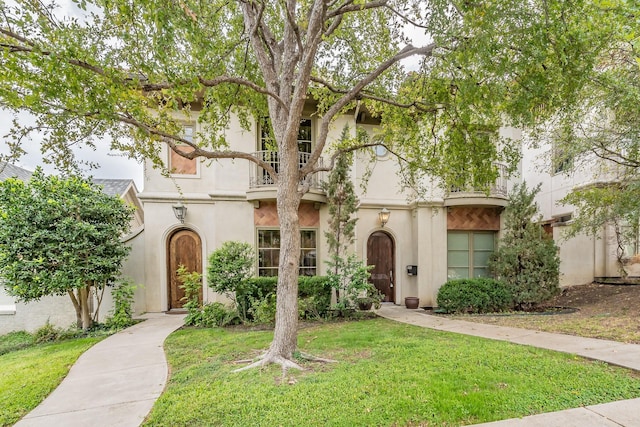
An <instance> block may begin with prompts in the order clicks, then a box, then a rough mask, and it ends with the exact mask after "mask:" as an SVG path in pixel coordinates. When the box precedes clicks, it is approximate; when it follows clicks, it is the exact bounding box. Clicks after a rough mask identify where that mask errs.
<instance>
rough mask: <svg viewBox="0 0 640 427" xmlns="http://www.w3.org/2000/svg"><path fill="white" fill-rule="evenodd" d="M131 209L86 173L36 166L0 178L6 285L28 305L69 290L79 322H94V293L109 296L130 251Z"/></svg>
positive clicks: (0, 250) (0, 251)
mask: <svg viewBox="0 0 640 427" xmlns="http://www.w3.org/2000/svg"><path fill="white" fill-rule="evenodd" d="M131 214H132V208H130V207H128V206H126V205H125V204H124V202H123V201H122V200H121V199H120V198H118V197H112V196H108V195H106V194H104V193H103V192H102V191H101V190H100V188H98V187H96V186H95V185H94V184H92V183H91V182H89V181H87V180H85V179H82V178H78V177H68V178H59V177H56V176H45V175H44V174H43V172H42V170H41V169H36V171H35V172H34V173H33V176H32V177H31V179H30V180H29V182H23V181H21V180H19V179H14V178H10V179H7V180H5V181H3V182H0V282H1V284H2V285H3V286H4V288H5V289H6V291H7V293H8V294H9V295H13V296H15V297H17V298H18V299H20V300H22V301H26V302H29V301H37V300H39V299H41V298H43V297H45V296H50V295H69V297H70V298H71V301H72V303H73V306H74V308H75V310H76V317H77V320H78V327H82V328H83V329H87V328H89V327H91V325H92V324H93V321H94V320H95V319H94V318H92V316H91V309H90V301H91V298H92V295H93V294H94V293H96V295H97V296H98V297H99V298H98V301H101V300H102V298H101V294H102V293H103V292H104V290H105V289H106V287H107V286H112V285H114V284H115V282H116V280H117V279H118V277H119V275H120V268H121V267H122V262H123V261H124V259H125V258H126V256H127V254H128V253H129V248H128V247H127V245H126V244H125V243H123V242H122V241H121V240H120V237H121V236H122V235H123V233H126V232H127V230H128V229H129V224H130V219H131ZM95 313H96V314H97V313H98V310H97V308H96V310H95Z"/></svg>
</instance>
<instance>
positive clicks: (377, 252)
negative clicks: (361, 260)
mask: <svg viewBox="0 0 640 427" xmlns="http://www.w3.org/2000/svg"><path fill="white" fill-rule="evenodd" d="M367 264H368V265H373V266H374V267H373V269H372V270H371V278H370V279H369V281H370V282H371V283H373V285H374V286H375V287H376V289H378V290H379V291H380V292H381V293H382V295H383V296H384V301H386V302H395V301H396V298H395V276H396V272H395V251H394V245H393V239H391V236H389V235H388V234H387V233H385V232H383V231H376V232H375V233H373V234H372V235H371V236H369V240H368V241H367Z"/></svg>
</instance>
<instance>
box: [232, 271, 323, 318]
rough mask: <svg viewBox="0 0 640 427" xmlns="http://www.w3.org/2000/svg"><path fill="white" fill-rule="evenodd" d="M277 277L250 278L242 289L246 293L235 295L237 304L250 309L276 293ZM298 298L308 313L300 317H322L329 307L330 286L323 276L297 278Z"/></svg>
mask: <svg viewBox="0 0 640 427" xmlns="http://www.w3.org/2000/svg"><path fill="white" fill-rule="evenodd" d="M277 285H278V278H277V277H252V278H251V279H249V280H248V282H247V286H245V287H244V288H245V289H246V292H244V293H242V294H236V300H237V301H238V304H246V305H245V306H246V307H250V306H251V304H252V302H253V301H262V300H266V299H267V298H270V297H271V296H272V295H275V293H276V286H277ZM298 298H299V299H300V300H302V301H304V302H305V304H301V307H304V308H305V311H308V312H309V313H306V312H305V313H303V314H302V317H314V316H316V315H318V314H320V315H324V314H325V313H327V311H329V308H330V306H331V285H330V284H329V282H328V280H327V278H326V277H325V276H299V277H298Z"/></svg>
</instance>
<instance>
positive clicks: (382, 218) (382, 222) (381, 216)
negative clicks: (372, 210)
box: [378, 208, 391, 227]
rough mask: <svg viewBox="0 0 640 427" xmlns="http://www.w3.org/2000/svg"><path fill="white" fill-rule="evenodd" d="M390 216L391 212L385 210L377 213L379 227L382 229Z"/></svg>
mask: <svg viewBox="0 0 640 427" xmlns="http://www.w3.org/2000/svg"><path fill="white" fill-rule="evenodd" d="M390 216H391V212H389V210H388V209H387V208H382V209H381V210H380V212H378V219H379V220H380V227H384V225H385V224H386V223H387V222H389V217H390Z"/></svg>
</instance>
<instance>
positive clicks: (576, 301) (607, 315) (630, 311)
mask: <svg viewBox="0 0 640 427" xmlns="http://www.w3.org/2000/svg"><path fill="white" fill-rule="evenodd" d="M544 305H545V306H546V307H570V308H572V309H575V311H574V312H571V313H566V312H563V311H559V312H557V313H555V315H553V316H536V315H533V314H535V313H522V312H517V313H510V315H507V316H505V315H502V314H496V315H456V316H448V317H451V318H455V319H460V320H467V321H472V322H479V323H489V324H494V325H500V326H512V327H516V328H527V329H534V330H540V331H546V332H557V333H564V334H570V335H578V336H584V337H589V338H600V339H609V340H614V341H620V342H627V343H635V344H640V286H638V285H609V284H599V283H590V284H586V285H579V286H572V287H570V288H564V289H563V290H562V292H561V294H560V295H558V296H556V297H554V298H552V299H551V300H549V301H547V302H546V303H545V304H544Z"/></svg>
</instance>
